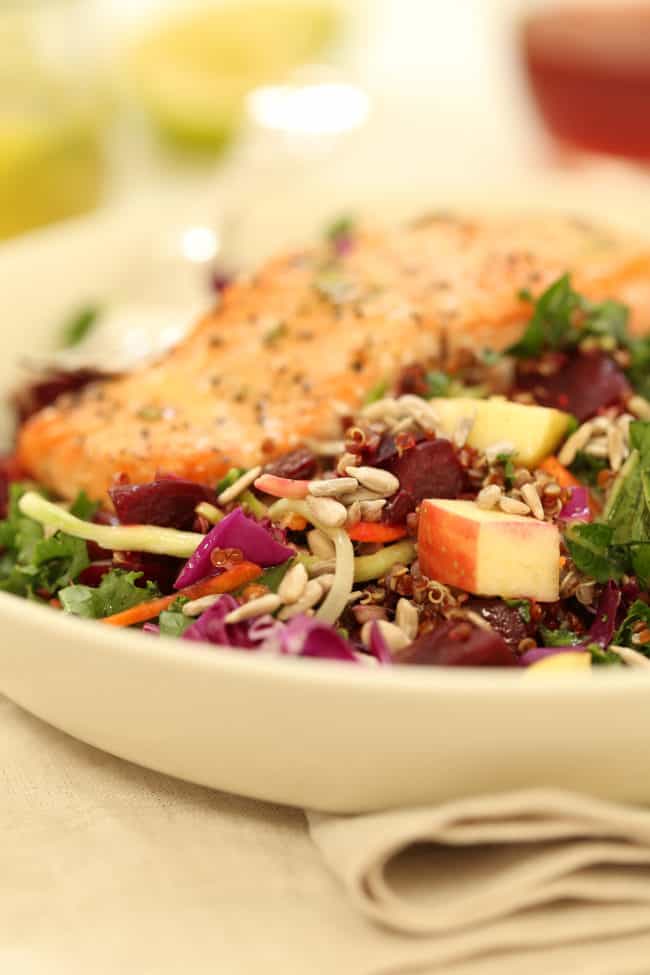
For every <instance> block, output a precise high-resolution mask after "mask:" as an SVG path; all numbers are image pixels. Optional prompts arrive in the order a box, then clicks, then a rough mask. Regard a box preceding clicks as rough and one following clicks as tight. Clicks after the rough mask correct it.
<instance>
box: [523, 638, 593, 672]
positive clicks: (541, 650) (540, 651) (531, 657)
mask: <svg viewBox="0 0 650 975" xmlns="http://www.w3.org/2000/svg"><path fill="white" fill-rule="evenodd" d="M581 652H584V647H583V646H582V645H581V644H579V643H578V644H576V645H574V646H572V647H532V649H530V650H526V652H525V653H522V655H521V657H520V660H521V662H522V664H523V665H524V667H530V666H531V664H535V663H537V661H538V660H544V659H545V658H546V657H554V656H555V655H556V654H557V653H581Z"/></svg>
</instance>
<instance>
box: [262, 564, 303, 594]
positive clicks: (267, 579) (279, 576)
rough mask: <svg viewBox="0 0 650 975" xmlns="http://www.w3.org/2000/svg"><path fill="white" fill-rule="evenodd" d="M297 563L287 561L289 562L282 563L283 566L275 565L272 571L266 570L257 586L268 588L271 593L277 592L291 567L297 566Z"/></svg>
mask: <svg viewBox="0 0 650 975" xmlns="http://www.w3.org/2000/svg"><path fill="white" fill-rule="evenodd" d="M295 561H296V560H295V559H287V561H286V562H282V564H281V565H274V566H272V567H271V568H270V569H265V570H264V572H263V573H262V575H261V576H260V577H259V579H258V580H257V584H258V585H262V586H266V587H267V589H270V591H271V592H277V591H278V587H279V585H280V583H281V582H282V580H283V579H284V577H285V576H286V574H287V572H288V571H289V569H290V568H291V566H292V565H294V564H295Z"/></svg>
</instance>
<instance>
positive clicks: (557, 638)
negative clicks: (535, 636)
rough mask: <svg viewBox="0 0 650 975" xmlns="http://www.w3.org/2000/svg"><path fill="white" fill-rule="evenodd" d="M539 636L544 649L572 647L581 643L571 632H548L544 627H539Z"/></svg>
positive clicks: (576, 635)
mask: <svg viewBox="0 0 650 975" xmlns="http://www.w3.org/2000/svg"><path fill="white" fill-rule="evenodd" d="M539 635H540V637H541V639H542V643H543V645H544V646H545V647H574V646H576V644H578V643H580V641H581V637H579V636H578V634H577V633H574V632H573V630H565V629H558V630H549V629H548V628H547V627H546V626H540V628H539Z"/></svg>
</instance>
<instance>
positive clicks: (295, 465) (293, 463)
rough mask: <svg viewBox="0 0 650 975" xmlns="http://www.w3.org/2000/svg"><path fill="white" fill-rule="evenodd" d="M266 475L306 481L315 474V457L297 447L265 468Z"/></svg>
mask: <svg viewBox="0 0 650 975" xmlns="http://www.w3.org/2000/svg"><path fill="white" fill-rule="evenodd" d="M265 470H266V473H267V474H275V476H276V477H291V478H298V479H299V480H307V479H309V478H310V477H313V475H314V474H315V473H316V455H315V454H314V453H312V451H311V450H309V449H308V448H307V447H298V448H297V449H296V450H292V451H291V452H290V453H288V454H282V455H281V456H280V457H278V458H277V459H276V460H274V461H273V463H271V464H268V465H267V467H266V468H265Z"/></svg>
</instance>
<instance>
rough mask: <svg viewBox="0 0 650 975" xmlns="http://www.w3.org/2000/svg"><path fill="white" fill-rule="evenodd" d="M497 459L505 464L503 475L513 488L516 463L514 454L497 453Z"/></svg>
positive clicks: (508, 485) (508, 484) (499, 462)
mask: <svg viewBox="0 0 650 975" xmlns="http://www.w3.org/2000/svg"><path fill="white" fill-rule="evenodd" d="M496 461H497V463H498V464H501V465H502V466H503V476H504V478H505V480H506V484H507V487H508V488H511V487H512V485H513V483H514V480H515V465H514V462H513V460H512V454H505V453H504V454H497V457H496Z"/></svg>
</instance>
